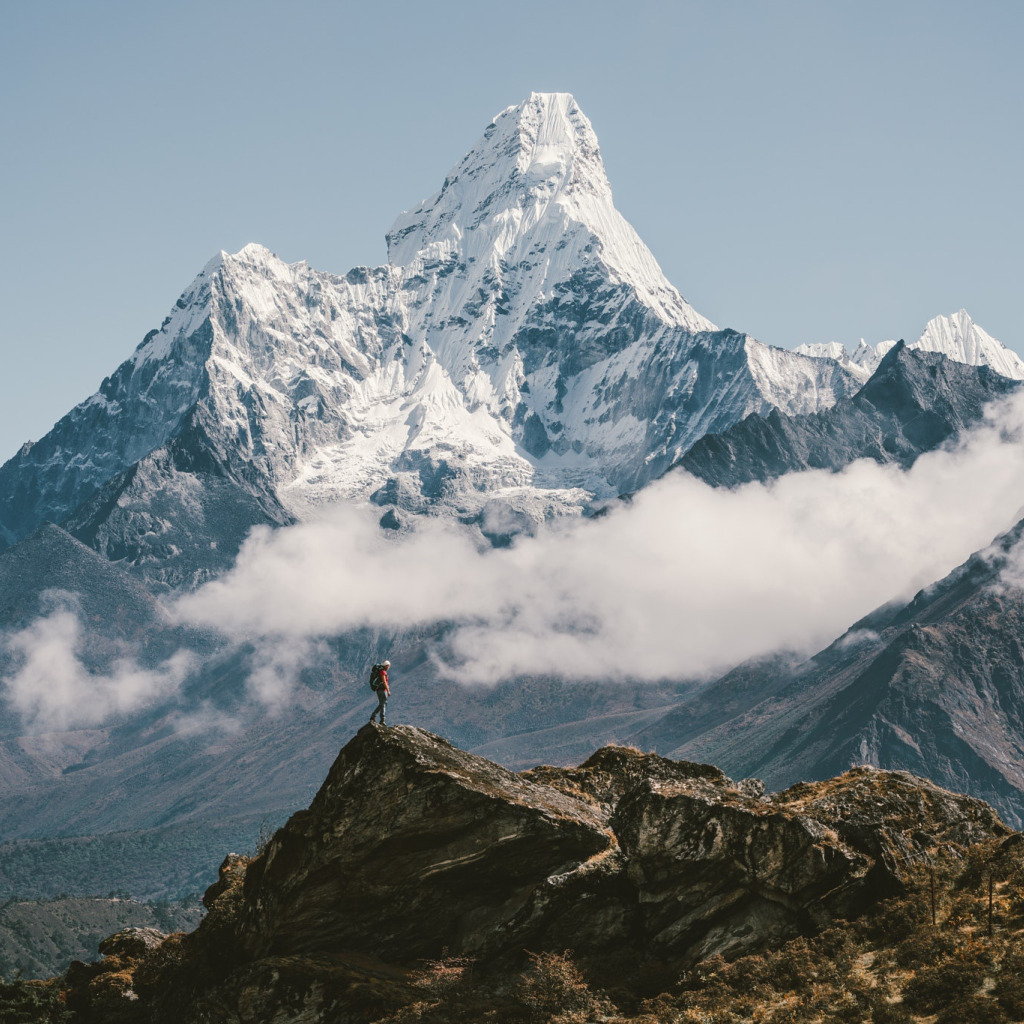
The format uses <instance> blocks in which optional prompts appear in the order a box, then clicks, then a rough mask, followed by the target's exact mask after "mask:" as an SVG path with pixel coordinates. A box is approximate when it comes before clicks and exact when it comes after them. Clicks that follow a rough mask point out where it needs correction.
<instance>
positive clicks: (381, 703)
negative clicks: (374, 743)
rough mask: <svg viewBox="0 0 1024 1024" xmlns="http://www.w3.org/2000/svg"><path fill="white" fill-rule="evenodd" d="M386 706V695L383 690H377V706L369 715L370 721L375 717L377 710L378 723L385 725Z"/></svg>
mask: <svg viewBox="0 0 1024 1024" xmlns="http://www.w3.org/2000/svg"><path fill="white" fill-rule="evenodd" d="M387 706H388V695H387V693H385V692H384V690H378V691H377V707H375V708H374V709H373V714H372V715H370V721H371V722H372V721H373V720H374V719H375V718H376V717H377V712H378V711H379V712H380V724H381V725H385V724H386V723H385V721H384V712H385V710H386V709H387Z"/></svg>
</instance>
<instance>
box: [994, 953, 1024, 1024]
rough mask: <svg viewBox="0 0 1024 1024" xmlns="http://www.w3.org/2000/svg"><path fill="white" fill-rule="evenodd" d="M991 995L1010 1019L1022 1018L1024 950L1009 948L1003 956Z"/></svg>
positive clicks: (1023, 1003) (1023, 1011) (1023, 1012)
mask: <svg viewBox="0 0 1024 1024" xmlns="http://www.w3.org/2000/svg"><path fill="white" fill-rule="evenodd" d="M992 994H993V995H994V996H995V998H996V999H997V1000H998V1001H999V1005H1000V1006H1001V1007H1002V1008H1003V1009H1004V1010H1005V1011H1006V1012H1007V1013H1008V1014H1009V1015H1010V1017H1012V1018H1013V1019H1015V1020H1020V1019H1022V1018H1024V948H1022V947H1020V946H1014V947H1011V948H1010V949H1009V950H1008V951H1007V952H1006V954H1005V955H1004V956H1003V962H1002V963H1001V964H1000V965H999V972H998V973H997V974H996V984H995V988H993V990H992Z"/></svg>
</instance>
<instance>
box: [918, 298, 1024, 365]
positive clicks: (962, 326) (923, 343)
mask: <svg viewBox="0 0 1024 1024" xmlns="http://www.w3.org/2000/svg"><path fill="white" fill-rule="evenodd" d="M912 347H913V348H917V349H921V350H922V351H923V352H941V353H942V354H943V355H944V356H948V357H949V358H950V359H955V360H956V361H957V362H958V363H970V364H971V365H973V366H990V367H991V368H992V369H993V370H995V371H996V373H1001V374H1002V375H1003V376H1004V377H1012V378H1014V379H1015V380H1024V360H1022V359H1021V357H1020V356H1018V355H1017V353H1016V352H1013V351H1011V350H1010V349H1008V348H1007V347H1006V346H1005V345H1004V344H1003V343H1002V342H999V341H996V339H995V338H993V337H992V335H991V334H989V333H987V332H986V331H984V330H982V328H980V327H979V326H978V325H977V324H976V323H975V322H974V321H973V320H972V319H971V317H970V314H969V313H968V312H967V310H966V309H960V310H958V311H957V312H956V313H951V314H950V315H949V316H937V317H934V318H933V319H931V320H929V321H928V324H927V325H926V326H925V329H924V331H923V332H922V334H921V337H920V338H918V339H917V341H915V342H914V344H913V346H912Z"/></svg>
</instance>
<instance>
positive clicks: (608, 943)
mask: <svg viewBox="0 0 1024 1024" xmlns="http://www.w3.org/2000/svg"><path fill="white" fill-rule="evenodd" d="M1008 835H1010V830H1009V829H1008V828H1006V826H1005V825H1003V824H1002V822H1001V821H1000V820H999V818H998V816H997V815H996V814H995V812H994V811H993V810H992V809H991V808H990V807H988V806H987V805H985V804H983V803H981V801H978V800H974V799H971V798H969V797H963V796H957V795H955V794H952V793H947V792H945V791H943V790H940V789H938V788H937V787H935V786H933V785H931V784H930V783H927V782H925V781H924V780H920V779H916V778H914V777H913V776H910V775H908V774H906V773H889V772H882V771H877V770H869V769H855V770H852V771H850V772H847V773H846V774H845V775H843V776H841V777H840V778H838V779H834V780H831V781H829V782H825V783H814V784H801V785H800V786H797V787H794V788H793V789H791V790H788V791H786V792H784V793H781V794H777V795H775V796H772V797H765V796H764V795H763V794H762V787H761V786H760V785H759V784H758V783H757V782H756V781H755V780H744V781H742V782H734V781H732V780H731V779H729V778H727V777H726V776H725V775H724V774H723V773H722V772H721V771H719V770H718V769H716V768H713V767H710V766H708V765H700V764H692V763H688V762H678V761H671V760H668V759H667V758H663V757H659V756H658V755H656V754H644V753H641V752H639V751H637V750H634V749H628V748H622V747H606V748H603V749H602V750H599V751H598V752H597V753H596V754H594V755H593V756H592V757H591V758H590V759H589V760H587V761H586V762H585V763H584V764H582V765H580V766H579V767H578V768H551V767H540V768H535V769H533V770H531V771H528V772H522V773H518V774H517V773H513V772H510V771H507V770H506V769H504V768H501V767H500V766H498V765H496V764H493V763H491V762H489V761H486V760H484V759H483V758H480V757H476V756H474V755H472V754H468V753H466V752H464V751H462V750H459V749H457V748H456V747H453V746H451V745H450V744H448V743H446V742H445V741H444V740H441V739H440V738H438V737H436V736H433V735H432V734H430V733H427V732H424V731H422V730H419V729H415V728H411V727H408V726H399V727H397V728H392V729H382V728H379V727H377V726H372V725H371V726H365V727H364V728H363V729H362V730H360V732H359V733H358V735H357V736H356V737H355V738H354V739H353V740H352V741H351V742H350V743H349V744H348V745H347V746H346V747H345V748H344V749H343V750H342V751H341V753H340V754H339V756H338V758H337V760H336V761H335V763H334V765H333V767H332V768H331V771H330V773H329V775H328V777H327V780H326V782H325V783H324V785H323V787H322V788H321V789H320V792H319V793H318V794H317V795H316V797H315V799H314V800H313V802H312V804H311V805H310V807H309V808H308V809H307V810H305V811H301V812H299V813H298V814H295V815H294V816H293V817H292V818H291V819H290V820H289V822H288V823H287V824H286V825H285V826H284V828H282V829H280V830H279V831H278V832H277V834H276V835H275V836H274V837H273V838H272V839H271V840H270V842H269V843H268V844H267V846H266V848H265V849H264V850H263V851H262V852H261V853H260V855H259V856H257V857H256V858H255V859H254V860H252V861H251V862H249V861H248V860H247V859H246V858H240V857H236V856H233V855H232V856H231V857H229V858H228V859H227V860H226V861H225V862H224V864H223V865H222V867H221V873H220V879H219V880H218V882H217V883H215V884H214V885H213V886H211V888H210V889H209V890H208V892H207V894H206V896H205V898H204V903H205V904H206V906H207V908H208V911H209V913H208V915H207V917H206V919H205V920H204V921H203V923H202V925H201V926H200V927H199V929H198V930H197V931H196V932H194V933H193V934H192V935H189V936H186V937H184V939H181V938H178V939H177V940H171V939H169V940H167V942H165V943H164V944H163V946H160V947H157V948H156V949H155V950H153V949H145V950H138V951H137V953H138V956H137V957H136V961H135V966H134V967H132V966H130V965H129V966H126V957H127V956H128V950H127V947H126V946H125V943H123V942H118V943H117V944H116V948H115V946H111V947H110V948H111V950H113V951H114V953H115V955H114V956H113V957H111V960H112V961H113V963H112V965H111V970H110V972H109V973H110V977H111V985H113V986H115V987H116V988H117V990H118V991H119V992H120V993H121V997H120V998H121V1003H120V1004H118V1005H119V1006H120V1009H121V1010H125V1007H126V1006H128V1004H129V1003H130V1004H131V1008H130V1012H131V1013H134V1014H136V1016H135V1017H131V1016H129V1017H127V1018H125V1019H138V1020H155V1021H165V1020H166V1021H170V1020H175V1021H183V1020H184V1021H209V1022H213V1021H253V1022H255V1021H263V1020H270V1019H273V1020H275V1021H279V1022H284V1021H291V1022H299V1021H303V1022H321V1021H323V1022H325V1021H328V1020H329V1021H332V1022H334V1021H361V1020H372V1019H374V1017H375V1015H380V1014H381V1013H382V1012H384V1011H385V1010H386V1009H387V1008H389V1007H394V1006H396V1005H400V1004H401V1003H402V1002H405V1001H408V1000H409V999H411V998H412V997H413V994H414V990H413V989H412V988H411V987H410V983H409V978H408V976H407V973H406V972H407V971H408V970H409V969H410V968H413V967H415V966H416V965H417V963H418V962H419V961H421V960H422V959H431V958H439V957H442V956H444V955H448V954H452V955H463V956H469V957H472V958H474V959H475V960H476V961H477V963H478V964H479V965H480V969H482V970H487V969H489V968H499V967H501V966H503V965H504V966H510V965H515V964H516V963H517V962H519V961H521V959H522V957H523V954H524V950H535V951H543V950H552V951H555V950H563V949H566V948H569V947H571V948H573V949H575V950H576V951H577V952H578V953H579V954H580V955H585V956H586V955H590V956H592V955H602V954H603V955H610V954H613V953H614V955H616V956H619V957H623V956H625V957H627V958H630V959H631V960H633V961H634V962H636V963H642V962H644V961H647V960H653V961H657V962H663V963H664V962H670V963H674V964H676V965H677V966H678V968H679V969H683V968H684V967H685V966H686V965H687V964H689V963H692V962H694V961H696V960H699V959H702V958H705V957H707V956H709V955H712V954H715V953H722V954H724V955H726V956H727V957H731V956H736V955H741V954H744V953H747V952H751V951H753V950H757V949H761V948H764V947H765V946H767V945H770V944H774V943H776V942H779V941H783V940H785V939H787V938H791V937H793V936H795V935H799V934H809V933H813V932H815V931H817V930H818V929H820V928H822V927H824V926H825V925H827V924H828V923H830V922H831V921H832V920H834V919H835V918H837V917H850V916H855V915H857V914H859V913H861V912H863V911H865V910H866V909H868V908H869V907H870V906H871V905H872V904H873V903H874V902H875V901H877V900H878V899H879V898H880V897H883V896H886V895H889V894H892V893H896V892H899V891H900V889H901V887H902V886H903V884H904V881H905V878H906V874H907V871H908V870H909V869H910V867H911V866H912V865H913V864H914V863H915V862H920V861H924V860H926V859H927V858H928V857H929V856H932V855H934V854H935V853H936V852H937V850H938V848H939V847H945V848H947V849H954V850H956V849H960V848H962V847H964V846H965V845H968V844H971V843H974V842H978V841H982V840H985V839H991V838H994V837H1001V836H1008ZM172 942H177V945H176V946H175V947H174V948H173V949H169V948H168V945H169V944H171V943H172ZM103 973H104V964H103V963H102V962H101V963H100V964H98V965H94V966H93V967H92V968H85V967H84V965H83V967H82V968H80V969H78V974H77V975H76V976H69V984H71V985H72V987H73V988H77V991H76V992H75V993H73V997H72V1000H71V1001H72V1003H73V1004H74V1005H75V1006H76V1008H77V1009H78V1012H79V1013H80V1014H81V1015H82V1018H83V1020H86V1021H88V1020H90V1019H93V1018H91V1017H90V1015H89V1012H90V1011H89V1009H88V1006H89V999H90V998H92V999H94V1000H95V1001H96V1005H97V1006H101V1005H102V1006H105V1007H107V1010H105V1011H104V1012H109V1005H110V999H111V997H110V996H109V993H107V994H106V995H105V996H104V998H103V999H101V998H100V996H99V995H97V993H103V992H104V989H103V986H102V977H103ZM83 985H84V986H85V989H83ZM86 990H87V991H86ZM84 991H85V992H86V994H85V995H83V992H84ZM128 991H130V992H131V996H125V994H124V993H125V992H128ZM88 992H92V993H93V995H92V996H89V995H88ZM104 999H105V1002H104ZM125 1012H127V1011H125ZM97 1019H98V1018H97Z"/></svg>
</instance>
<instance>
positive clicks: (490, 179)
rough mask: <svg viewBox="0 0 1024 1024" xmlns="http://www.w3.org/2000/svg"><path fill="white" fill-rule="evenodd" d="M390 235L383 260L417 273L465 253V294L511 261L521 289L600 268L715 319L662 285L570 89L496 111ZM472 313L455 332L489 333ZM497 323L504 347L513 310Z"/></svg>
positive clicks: (680, 309)
mask: <svg viewBox="0 0 1024 1024" xmlns="http://www.w3.org/2000/svg"><path fill="white" fill-rule="evenodd" d="M387 242H388V260H389V262H390V263H391V264H392V265H394V266H400V267H403V268H405V269H406V271H407V272H409V273H411V274H412V275H415V274H417V273H422V272H423V270H424V269H425V268H429V267H431V266H432V265H433V264H440V265H442V266H443V265H446V264H447V263H448V262H449V261H451V260H453V259H456V260H458V261H459V262H460V263H465V264H466V272H464V273H463V274H461V275H459V278H458V283H459V286H460V289H461V290H462V292H464V293H465V295H466V296H471V295H472V294H473V293H474V292H475V291H476V289H477V288H478V287H480V286H481V285H482V284H486V283H487V278H488V275H492V274H493V275H498V276H499V277H502V276H504V274H505V272H506V271H507V270H508V269H510V268H514V269H515V276H516V278H517V279H518V280H519V282H520V284H519V289H518V290H519V291H521V292H525V293H526V294H528V295H537V294H544V293H548V294H549V293H552V292H553V291H554V290H555V289H556V288H557V287H558V286H559V285H560V284H563V283H565V282H567V281H569V280H570V279H572V278H573V277H574V275H577V274H578V273H580V271H581V270H593V271H595V272H596V271H598V269H600V271H603V273H604V276H606V277H610V278H612V279H615V280H618V281H619V282H622V283H625V284H627V285H629V286H631V287H632V288H633V289H634V290H635V292H636V294H637V297H638V298H639V299H640V300H641V301H642V302H643V303H644V304H645V305H646V306H648V307H649V308H651V309H652V310H654V311H655V312H656V313H658V315H660V316H661V317H662V319H663V320H664V321H665V323H666V324H671V325H673V326H678V327H685V328H687V329H688V330H691V331H714V330H717V328H716V327H715V325H714V324H712V323H711V321H710V320H708V319H707V318H705V317H703V316H701V315H700V314H699V313H697V312H696V311H695V310H694V309H693V308H692V307H691V306H690V305H689V304H688V303H686V301H685V300H684V299H683V298H682V296H681V295H680V294H679V293H678V291H676V289H675V288H673V287H672V285H671V284H669V282H668V281H667V280H666V278H665V276H664V275H663V274H662V272H661V268H660V267H659V266H658V264H657V262H656V260H655V259H654V256H653V255H652V254H651V252H650V250H649V249H648V248H647V246H646V245H644V243H643V242H642V241H641V239H640V237H639V236H638V235H637V233H636V232H635V231H634V230H633V228H632V227H630V225H629V224H628V223H626V221H625V220H624V219H623V217H622V215H621V214H620V213H619V212H618V211H617V210H616V209H615V206H614V204H613V202H612V189H611V185H610V184H609V182H608V177H607V175H606V174H605V169H604V163H603V162H602V160H601V152H600V148H599V147H598V142H597V136H596V135H595V134H594V130H593V128H592V127H591V125H590V121H588V120H587V118H586V116H585V115H584V113H583V111H582V110H580V108H579V106H578V105H577V104H576V101H575V100H574V99H573V98H572V96H570V95H569V94H568V93H532V94H531V96H530V98H529V99H528V100H526V101H525V102H523V103H520V104H519V105H518V106H513V107H508V108H507V109H506V110H504V111H502V112H501V113H500V114H499V115H498V116H497V117H496V118H495V119H494V121H493V122H492V123H491V125H490V126H489V127H488V129H487V131H486V132H485V133H484V135H483V136H482V137H481V138H480V140H479V141H478V142H477V143H476V145H474V146H473V148H472V149H471V150H470V151H469V153H467V154H466V156H464V157H463V158H462V160H461V161H460V162H459V163H458V164H456V166H455V167H453V168H452V170H451V171H450V172H449V174H448V177H447V178H445V181H444V184H443V185H442V186H441V189H440V191H438V192H436V193H435V194H434V195H433V196H431V197H430V198H429V199H426V200H424V201H423V202H422V203H420V204H419V206H417V207H416V208H415V209H413V210H410V211H408V212H406V213H403V214H402V215H401V216H400V217H399V218H398V219H397V220H396V221H395V224H394V226H393V227H392V228H391V231H390V232H389V233H388V236H387ZM590 263H593V264H594V266H593V267H588V264H590ZM446 298H447V299H448V302H449V303H451V302H452V300H453V299H454V300H455V301H456V302H458V301H459V297H457V296H453V295H451V294H449V295H447V296H446ZM460 304H463V305H464V303H460ZM474 312H475V313H476V315H475V316H474V318H473V320H472V321H471V322H469V323H467V324H466V325H464V327H463V330H462V331H461V332H460V333H461V334H462V335H463V336H464V337H467V338H468V339H469V340H471V341H478V340H479V339H480V338H481V336H483V337H487V338H492V335H491V332H489V331H488V329H487V325H485V324H481V323H480V321H481V320H482V319H485V313H484V311H483V310H481V311H479V312H476V311H474ZM459 326H462V325H459ZM503 326H504V331H503V333H504V335H505V338H504V339H496V341H497V347H499V348H500V347H502V345H501V341H502V340H506V341H507V340H508V339H509V338H510V337H511V335H512V333H513V332H514V328H515V326H516V323H515V318H512V319H511V321H509V320H508V319H506V321H505V323H504V324H503ZM443 330H444V327H442V331H443ZM492 343H494V341H493V340H492Z"/></svg>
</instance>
